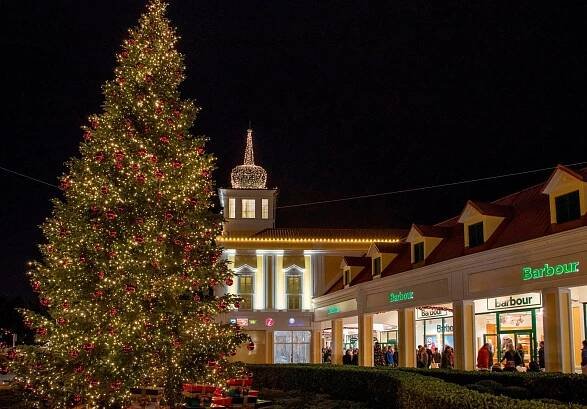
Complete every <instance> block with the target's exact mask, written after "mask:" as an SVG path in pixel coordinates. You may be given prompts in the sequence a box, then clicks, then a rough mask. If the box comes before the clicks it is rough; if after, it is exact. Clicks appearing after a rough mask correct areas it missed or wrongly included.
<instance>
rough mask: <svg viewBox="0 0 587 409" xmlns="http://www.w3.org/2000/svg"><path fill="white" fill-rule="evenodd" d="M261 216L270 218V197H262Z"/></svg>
mask: <svg viewBox="0 0 587 409" xmlns="http://www.w3.org/2000/svg"><path fill="white" fill-rule="evenodd" d="M261 218H262V219H268V218H269V199H261Z"/></svg>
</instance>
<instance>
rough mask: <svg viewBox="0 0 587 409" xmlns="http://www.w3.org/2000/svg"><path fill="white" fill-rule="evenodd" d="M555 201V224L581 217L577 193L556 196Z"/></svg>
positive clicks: (576, 191)
mask: <svg viewBox="0 0 587 409" xmlns="http://www.w3.org/2000/svg"><path fill="white" fill-rule="evenodd" d="M554 200H555V204H556V222H557V223H564V222H568V221H571V220H576V219H578V218H580V217H581V207H580V205H579V191H578V190H575V191H574V192H571V193H567V194H566V195H561V196H558V197H557V198H556V199H554Z"/></svg>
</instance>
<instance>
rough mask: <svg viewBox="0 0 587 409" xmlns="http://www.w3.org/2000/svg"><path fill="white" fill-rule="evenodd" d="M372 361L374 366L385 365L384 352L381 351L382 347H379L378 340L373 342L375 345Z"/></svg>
mask: <svg viewBox="0 0 587 409" xmlns="http://www.w3.org/2000/svg"><path fill="white" fill-rule="evenodd" d="M373 361H374V362H373V363H374V365H375V366H385V364H386V363H385V354H384V353H383V349H381V344H380V343H379V342H375V346H374V347H373Z"/></svg>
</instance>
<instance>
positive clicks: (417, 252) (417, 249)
mask: <svg viewBox="0 0 587 409" xmlns="http://www.w3.org/2000/svg"><path fill="white" fill-rule="evenodd" d="M422 260H424V242H423V241H422V242H420V243H416V244H414V263H419V262H420V261H422Z"/></svg>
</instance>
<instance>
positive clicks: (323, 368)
mask: <svg viewBox="0 0 587 409" xmlns="http://www.w3.org/2000/svg"><path fill="white" fill-rule="evenodd" d="M249 369H250V370H251V371H252V372H253V374H254V377H253V379H254V384H255V386H256V387H258V388H275V389H283V390H294V389H297V390H301V391H304V392H308V393H327V394H329V395H330V396H332V397H335V398H337V399H345V400H354V401H361V402H367V403H368V404H369V405H370V406H371V407H374V408H386V409H387V408H390V409H395V408H398V409H399V408H405V409H446V408H452V409H474V408H475V409H476V408H481V409H482V408H486V409H489V408H499V409H562V408H579V407H580V406H579V405H564V404H551V403H545V402H539V401H535V400H532V401H524V400H518V399H512V398H509V397H505V396H495V395H490V394H487V393H480V392H477V391H475V390H469V389H467V388H465V387H463V386H460V385H456V384H455V383H447V382H444V381H443V380H440V379H434V378H432V377H427V376H422V375H419V374H416V373H409V372H407V371H397V370H387V369H373V368H361V367H346V366H345V367H343V366H333V365H249Z"/></svg>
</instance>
